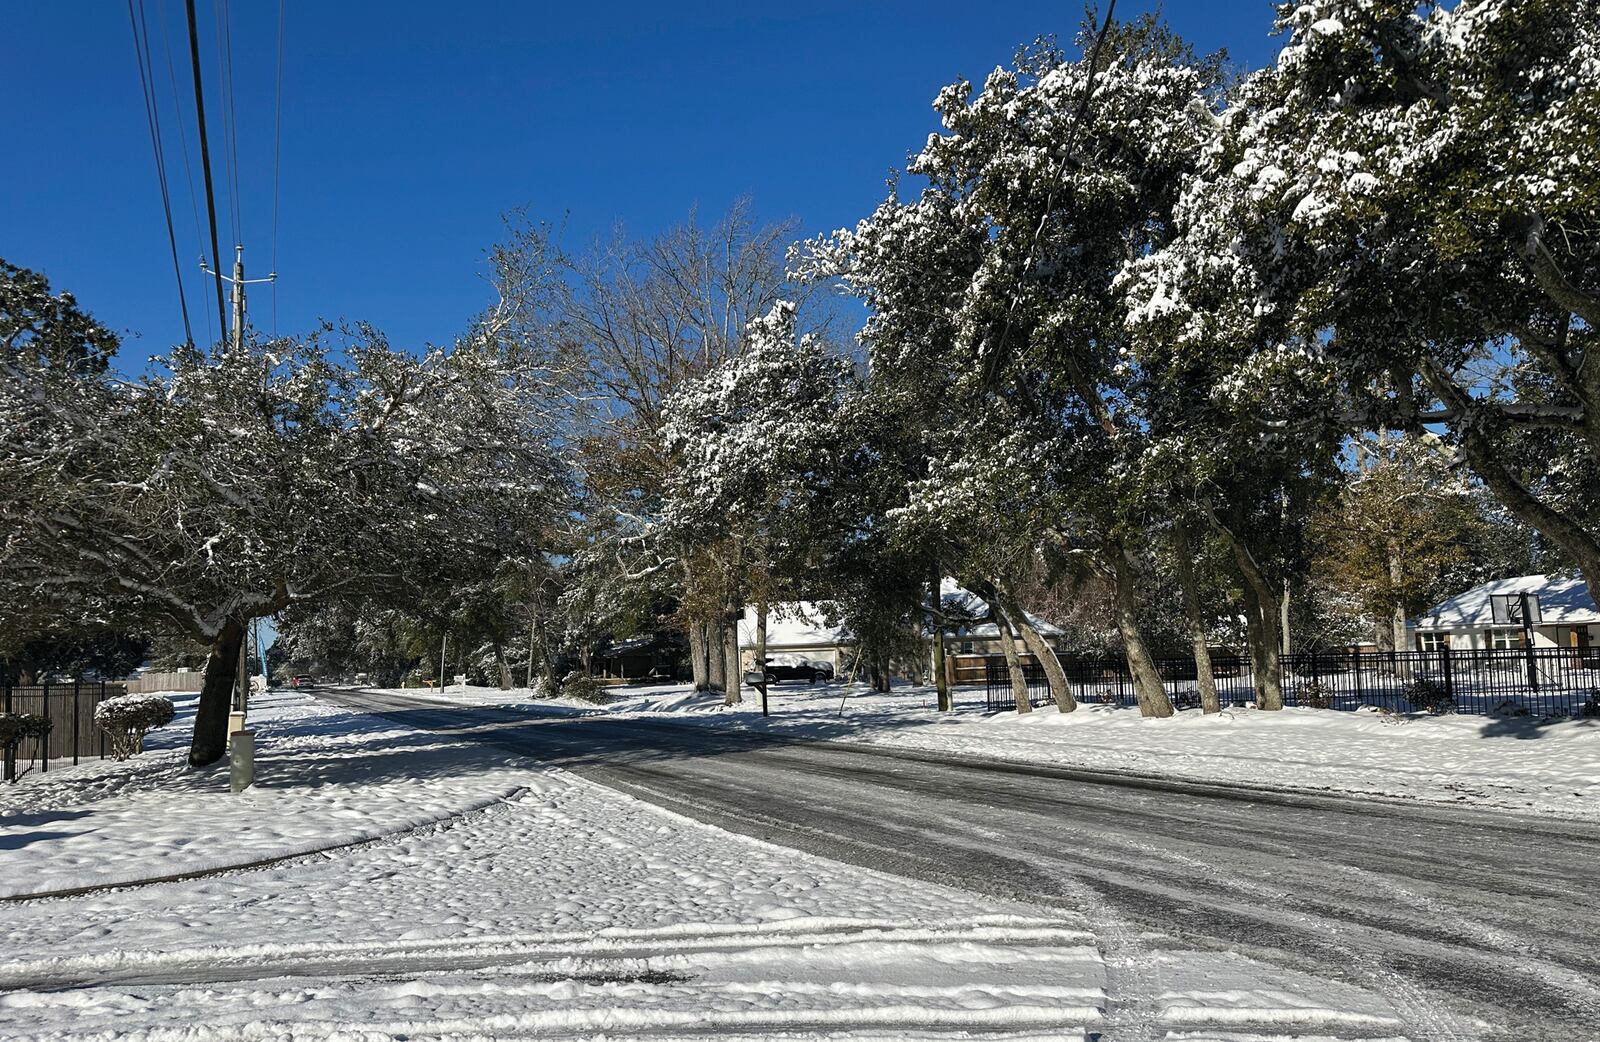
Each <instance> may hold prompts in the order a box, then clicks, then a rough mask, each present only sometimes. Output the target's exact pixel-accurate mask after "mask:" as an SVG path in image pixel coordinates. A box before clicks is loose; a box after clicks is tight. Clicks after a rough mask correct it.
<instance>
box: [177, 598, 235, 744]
mask: <svg viewBox="0 0 1600 1042" xmlns="http://www.w3.org/2000/svg"><path fill="white" fill-rule="evenodd" d="M243 642H244V624H243V623H242V622H238V621H236V620H233V619H229V620H228V621H227V622H226V623H224V624H223V626H222V631H221V632H220V633H218V634H217V636H216V638H215V639H214V640H213V641H212V642H211V653H210V654H209V655H208V656H207V657H206V676H205V681H204V686H202V687H201V688H200V701H199V705H198V706H197V708H196V709H195V714H194V737H193V738H192V739H191V740H190V743H189V766H191V767H205V766H206V765H208V764H213V763H216V762H217V761H218V760H220V759H222V758H223V757H224V756H226V755H228V712H229V711H230V710H231V709H232V708H233V690H234V686H235V684H236V683H237V682H238V679H239V646H240V645H241V644H242V643H243Z"/></svg>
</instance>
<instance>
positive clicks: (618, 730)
mask: <svg viewBox="0 0 1600 1042" xmlns="http://www.w3.org/2000/svg"><path fill="white" fill-rule="evenodd" d="M318 694H319V695H320V696H321V697H323V698H326V699H329V700H332V701H337V702H340V703H343V704H346V705H349V706H352V707H355V708H359V709H362V710H364V711H367V712H375V713H380V714H382V715H385V716H388V717H390V718H393V719H395V720H397V721H402V722H404V723H406V724H409V725H412V726H416V727H421V728H426V729H431V730H437V731H450V732H456V733H457V734H458V735H459V736H460V737H462V738H467V739H471V740H475V741H482V742H487V743H490V744H492V745H495V746H498V747H500V748H502V749H506V750H512V751H515V752H518V753H523V754H526V755H529V756H532V757H535V758H538V759H539V760H542V761H545V762H547V763H551V764H556V765H559V766H561V767H563V768H566V769H568V770H572V771H575V772H577V773H578V774H581V775H583V776H584V777H587V778H590V779H593V780H594V781H597V782H600V783H603V784H605V785H608V786H611V787H613V788H615V789H618V790H621V791H622V792H625V793H628V794H630V795H633V796H636V797H638V798H640V799H644V800H648V801H650V802H651V803H654V804H657V805H659V806H661V807H665V808H667V809H669V810H672V811H676V812H678V813H681V814H685V815H688V816H690V817H694V818H697V819H699V820H701V821H705V822H709V823H710V824H713V825H716V826H718V827H720V828H724V829H727V830H729V831H732V832H737V833H741V834H744V835H748V836H753V837H756V838H759V839H763V840H768V841H770V842H773V843H778V844H782V845H784V846H788V847H794V848H797V849H800V850H804V851H808V852H811V853H813V854H818V855H821V856H824V857H829V858H834V859H836V860H839V861H845V862H849V863H852V864H856V865H863V866H866V867H869V868H874V869H878V870H881V871H885V872H890V873H894V874H896V875H900V876H907V877H911V878H914V879H923V880H930V881H934V882H938V883H942V884H945V885H949V886H957V887H962V888H965V889H968V890H973V891H978V892H982V893H986V894H992V895H996V896H1000V897H1006V898H1011V899H1015V900H1022V901H1027V902H1031V903H1034V904H1038V905H1044V906H1058V907H1069V908H1073V909H1077V910H1080V911H1083V912H1085V913H1086V914H1087V915H1088V916H1089V920H1090V924H1091V925H1092V926H1093V927H1094V928H1095V930H1096V933H1097V935H1098V936H1099V937H1100V938H1101V948H1102V953H1103V954H1104V956H1105V958H1106V961H1107V964H1108V965H1115V966H1120V967H1124V968H1125V969H1126V973H1131V974H1134V975H1136V974H1137V972H1138V970H1137V968H1138V967H1139V966H1140V965H1141V956H1144V955H1148V954H1149V952H1150V951H1151V950H1152V949H1166V950H1194V949H1209V950H1216V949H1221V950H1228V951H1233V952H1237V953H1239V954H1242V955H1245V956H1248V957H1250V958H1254V959H1258V960H1261V961H1263V962H1265V963H1268V964H1271V965H1277V966H1285V967H1291V968H1294V969H1298V970H1301V971H1304V972H1310V973H1314V974H1318V975H1321V976H1324V977H1326V978H1330V979H1336V980H1341V981H1345V982H1348V983H1351V984H1355V985H1358V986H1361V987H1364V988H1366V989H1368V990H1371V991H1375V992H1378V993H1379V994H1381V995H1383V996H1384V997H1386V998H1387V999H1389V1001H1390V1002H1391V1003H1392V1004H1393V1005H1394V1006H1395V1007H1396V1009H1398V1010H1399V1011H1400V1012H1401V1014H1402V1016H1404V1017H1405V1018H1406V1020H1407V1024H1406V1027H1407V1032H1406V1034H1407V1035H1408V1036H1409V1037H1410V1038H1412V1039H1415V1040H1418V1042H1424V1040H1433V1039H1441V1040H1452V1039H1486V1038H1493V1039H1499V1038H1506V1039H1550V1040H1561V1042H1590V1040H1600V834H1597V832H1600V830H1596V829H1595V828H1593V827H1592V826H1589V825H1585V824H1578V823H1572V824H1569V823H1565V822H1559V821H1553V820H1551V819H1546V818H1534V817H1526V816H1516V815H1504V814H1491V813H1486V812H1475V811H1466V810H1454V809H1446V808H1435V807H1420V806H1408V805H1402V804H1395V803H1383V802H1375V801H1365V800H1353V799H1339V798H1324V797H1307V796H1301V795H1288V794H1282V795H1280V794H1273V793H1263V792H1249V793H1240V792H1236V791H1230V790H1228V789H1227V788H1224V787H1221V786H1204V785H1192V784H1185V783H1170V784H1167V783H1151V782H1149V781H1139V780H1135V779H1127V778H1106V777H1103V776H1097V775H1094V774H1093V773H1091V772H1083V771H1067V770H1053V769H1050V768H1042V767H1034V766H1025V765H1013V764H1002V763H997V762H993V761H986V760H977V759H969V758H961V757H951V756H949V755H945V754H937V755H936V754H930V753H918V752H912V751H903V750H888V749H883V748H874V747H869V746H863V745H859V744H849V743H843V742H827V741H807V740H803V739H794V738H774V737H771V736H764V735H748V734H740V733H737V732H732V731H722V730H714V729H711V728H706V727H702V726H686V725H681V724H680V725H675V724H672V723H670V722H665V721H663V722H659V723H657V722H654V721H647V720H640V719H637V718H635V719H614V718H607V717H602V716H595V717H581V718H561V717H531V716H529V715H526V714H519V713H516V712H513V711H510V710H504V709H493V708H460V707H453V706H444V705H440V704H438V703H434V702H430V701H427V700H426V699H424V698H411V697H400V696H396V695H393V694H387V693H384V694H380V693H377V692H365V691H350V690H337V691H334V690H322V691H319V692H318ZM1529 755H1538V753H1537V751H1536V750H1532V749H1530V750H1529ZM1112 984H1113V987H1112V991H1113V994H1112V996H1111V998H1112V1001H1113V1002H1115V1001H1116V1000H1117V996H1116V994H1115V991H1116V986H1117V982H1116V981H1113V982H1112ZM1122 986H1123V987H1124V988H1125V990H1126V991H1127V993H1128V995H1129V996H1130V998H1129V1001H1133V999H1132V998H1131V996H1134V995H1136V994H1137V992H1138V987H1137V981H1135V980H1127V979H1125V980H1123V981H1122ZM1484 1024H1487V1025H1489V1027H1487V1028H1485V1027H1484V1026H1483V1025H1484Z"/></svg>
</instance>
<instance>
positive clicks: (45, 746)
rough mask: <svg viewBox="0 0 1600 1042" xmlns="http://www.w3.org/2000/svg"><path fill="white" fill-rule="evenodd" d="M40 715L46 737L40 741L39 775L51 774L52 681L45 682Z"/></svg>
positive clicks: (40, 701)
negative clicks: (42, 719) (42, 718)
mask: <svg viewBox="0 0 1600 1042" xmlns="http://www.w3.org/2000/svg"><path fill="white" fill-rule="evenodd" d="M39 715H40V716H42V717H44V724H45V727H44V737H43V738H41V739H39V742H38V744H39V759H40V763H39V773H40V774H48V773H50V681H48V680H46V681H45V682H44V694H43V695H40V696H39Z"/></svg>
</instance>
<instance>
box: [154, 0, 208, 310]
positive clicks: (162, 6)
mask: <svg viewBox="0 0 1600 1042" xmlns="http://www.w3.org/2000/svg"><path fill="white" fill-rule="evenodd" d="M156 17H157V18H158V20H159V21H160V23H161V49H162V50H163V51H164V52H165V53H166V57H167V83H168V84H169V85H170V86H171V87H172V111H173V114H174V115H175V116H176V117H177V118H176V119H175V120H174V121H173V122H175V123H177V125H178V144H179V146H180V147H181V148H182V150H183V176H184V180H185V181H187V182H188V185H189V215H190V217H191V218H193V220H194V237H195V240H196V245H198V246H199V247H200V251H201V252H202V253H203V252H205V240H204V239H203V238H202V237H201V235H200V201H199V194H198V193H197V192H196V191H195V190H194V161H193V160H192V159H190V158H189V134H188V132H187V131H185V130H184V129H183V124H184V120H183V102H182V101H181V100H180V99H181V97H182V96H181V95H180V94H179V93H178V63H177V62H175V61H173V59H172V34H171V33H170V32H168V31H167V0H159V2H158V3H157V5H156ZM148 38H149V37H148V34H146V39H148ZM200 313H201V314H202V315H204V316H205V318H206V334H207V339H208V340H209V338H210V333H211V312H209V311H207V310H205V309H204V308H202V309H201V312H200Z"/></svg>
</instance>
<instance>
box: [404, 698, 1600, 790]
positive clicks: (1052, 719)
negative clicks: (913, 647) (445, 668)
mask: <svg viewBox="0 0 1600 1042" xmlns="http://www.w3.org/2000/svg"><path fill="white" fill-rule="evenodd" d="M430 697H434V698H442V699H447V700H450V701H453V702H457V703H459V704H463V705H489V704H510V705H516V706H519V707H521V708H523V709H525V710H526V711H528V712H546V713H575V712H599V711H603V712H610V713H624V714H632V715H640V716H648V717H650V718H652V719H657V720H662V721H670V722H674V723H680V724H692V725H697V726H706V727H734V728H750V729H757V730H771V731H774V732H778V733H784V734H794V735H804V736H808V737H813V738H826V739H831V740H838V741H852V742H868V743H872V744H875V745H886V746H893V747H897V748H904V749H918V750H926V751H930V752H949V753H960V754H964V755H969V756H983V757H991V758H996V759H1005V760H1016V761H1022V762H1026V763H1038V764H1048V765H1051V766H1057V767H1068V768H1083V769H1088V770H1095V771H1118V772H1124V773H1131V774H1142V775H1158V776H1162V777H1170V778H1180V779H1184V780H1187V781H1196V782H1216V783H1223V784H1230V785H1249V786H1261V787H1268V788H1281V789H1295V790H1309V791H1320V792H1334V793H1345V794H1352V795H1360V796H1387V797H1396V798H1402V799H1412V800H1420V801H1427V802H1439V803H1450V804H1458V805H1459V804H1467V805H1475V806H1484V807H1490V808H1503V809H1508V810H1518V811H1532V812H1536V813H1544V814H1551V815H1557V816H1563V817H1575V818H1586V819H1591V820H1600V719H1587V720H1568V721H1561V722H1555V723H1540V722H1538V721H1532V720H1529V719H1527V718H1507V719H1494V718H1488V717H1480V716H1444V717H1427V716H1391V715H1383V714H1378V713H1374V712H1353V713H1352V712H1337V711H1332V710H1314V709H1285V710H1283V711H1282V712H1277V713H1266V712H1259V711H1256V710H1252V709H1228V710H1225V711H1223V712H1222V713H1220V714H1217V715H1214V716H1205V715H1203V714H1202V713H1200V712H1199V711H1198V710H1188V711H1185V712H1181V713H1179V714H1178V715H1177V716H1176V717H1174V718H1172V719H1169V720H1146V719H1143V718H1141V717H1140V716H1139V713H1138V710H1136V709H1132V708H1127V707H1119V706H1102V705H1094V706H1091V705H1082V706H1080V707H1079V709H1078V710H1077V711H1076V712H1074V713H1069V714H1062V713H1059V712H1057V711H1056V709H1055V707H1054V706H1053V705H1047V706H1043V707H1040V708H1038V709H1036V710H1034V711H1033V712H1032V713H1029V714H1025V715H1019V714H1017V713H1014V712H1005V713H995V714H988V713H985V712H984V711H983V693H982V691H981V690H973V689H958V691H957V698H958V703H957V710H958V711H957V712H954V713H948V714H941V713H939V712H937V711H936V710H935V708H934V706H935V703H934V695H933V692H932V690H931V689H929V688H922V687H896V688H895V689H894V691H893V692H892V693H890V694H887V695H882V694H877V693H876V692H872V691H870V690H868V689H867V688H865V687H862V686H859V685H857V686H855V687H851V688H848V689H846V688H844V687H842V686H840V685H818V686H812V685H806V684H779V685H776V686H774V687H773V688H772V689H771V693H770V708H771V712H772V715H771V716H770V717H766V718H763V717H762V716H761V706H760V701H759V695H757V694H756V693H755V692H754V691H752V690H749V689H747V690H746V691H745V695H744V698H745V700H744V702H743V703H742V704H741V705H739V706H737V707H733V708H725V707H723V706H722V704H721V702H722V700H721V698H720V696H707V695H696V694H694V693H693V692H692V691H689V690H687V689H686V688H685V687H684V686H682V685H663V686H655V687H639V688H620V689H617V691H616V694H615V696H614V698H613V699H612V700H611V701H610V702H608V703H607V704H606V705H605V706H603V707H596V706H592V705H586V704H584V703H578V702H573V701H570V700H562V699H552V700H540V701H530V700H529V699H528V698H527V692H526V691H510V692H505V691H499V690H495V689H491V688H472V687H467V688H462V687H456V688H449V689H446V690H445V691H443V692H436V693H432V694H431V695H430Z"/></svg>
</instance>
